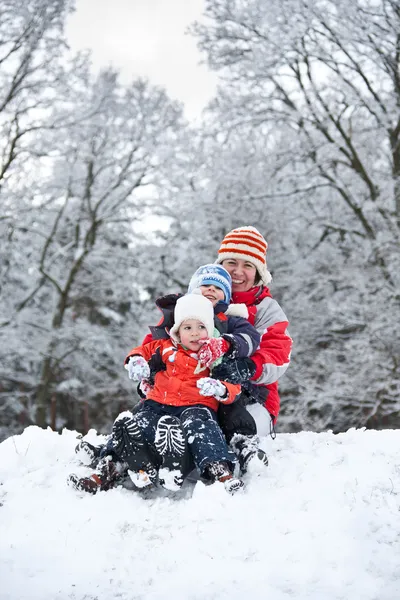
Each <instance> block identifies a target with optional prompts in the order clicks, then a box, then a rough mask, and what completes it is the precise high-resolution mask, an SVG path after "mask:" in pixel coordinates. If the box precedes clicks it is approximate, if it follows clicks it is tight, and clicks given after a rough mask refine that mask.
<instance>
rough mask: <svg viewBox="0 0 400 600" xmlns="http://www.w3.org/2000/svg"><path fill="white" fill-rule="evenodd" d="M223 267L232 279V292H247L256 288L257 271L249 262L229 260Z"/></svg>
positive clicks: (235, 259)
mask: <svg viewBox="0 0 400 600" xmlns="http://www.w3.org/2000/svg"><path fill="white" fill-rule="evenodd" d="M222 266H223V267H224V268H225V269H226V270H227V271H228V273H229V274H230V276H231V277H232V292H247V291H248V290H250V289H251V288H252V287H254V286H255V281H256V277H257V269H256V268H255V266H254V265H253V264H252V263H250V262H248V261H247V260H242V259H241V258H227V259H226V260H224V261H223V262H222Z"/></svg>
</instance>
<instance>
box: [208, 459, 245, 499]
mask: <svg viewBox="0 0 400 600" xmlns="http://www.w3.org/2000/svg"><path fill="white" fill-rule="evenodd" d="M204 476H205V478H206V479H208V480H210V481H211V483H216V482H217V481H220V482H221V483H223V484H224V487H225V489H226V491H227V492H228V493H229V494H232V495H233V494H235V493H236V492H238V491H239V490H241V489H243V487H244V483H243V481H242V480H241V479H239V478H238V477H234V476H233V475H232V471H231V469H230V467H229V465H228V463H226V462H222V461H218V462H212V463H209V464H208V465H207V466H206V468H205V469H204Z"/></svg>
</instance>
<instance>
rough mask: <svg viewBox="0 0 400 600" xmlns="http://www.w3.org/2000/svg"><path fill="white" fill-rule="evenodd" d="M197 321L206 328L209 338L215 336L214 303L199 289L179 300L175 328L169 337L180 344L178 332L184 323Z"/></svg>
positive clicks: (176, 308) (171, 330)
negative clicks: (188, 320)
mask: <svg viewBox="0 0 400 600" xmlns="http://www.w3.org/2000/svg"><path fill="white" fill-rule="evenodd" d="M187 319H197V320H198V321H201V323H203V325H205V326H206V329H207V334H208V337H213V334H214V307H213V305H212V302H211V301H210V300H209V299H208V298H206V297H205V296H203V295H202V293H201V291H200V290H199V289H194V290H193V291H192V293H190V294H185V296H182V297H181V298H178V300H177V302H176V305H175V311H174V321H175V322H174V326H173V327H171V329H170V332H169V335H170V336H171V338H172V339H173V340H174V341H175V342H179V341H180V340H179V337H178V330H179V327H180V326H181V325H182V323H183V321H187Z"/></svg>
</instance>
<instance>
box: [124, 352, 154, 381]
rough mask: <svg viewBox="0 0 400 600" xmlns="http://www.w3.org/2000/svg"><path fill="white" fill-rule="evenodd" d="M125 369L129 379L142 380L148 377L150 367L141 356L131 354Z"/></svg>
mask: <svg viewBox="0 0 400 600" xmlns="http://www.w3.org/2000/svg"><path fill="white" fill-rule="evenodd" d="M125 369H126V370H127V371H128V375H129V379H132V380H133V381H142V379H147V378H148V377H150V368H149V365H148V364H147V362H146V361H145V360H144V358H143V356H131V357H130V359H129V361H128V362H127V363H126V365H125Z"/></svg>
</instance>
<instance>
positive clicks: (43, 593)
mask: <svg viewBox="0 0 400 600" xmlns="http://www.w3.org/2000/svg"><path fill="white" fill-rule="evenodd" d="M257 408H259V410H260V411H263V412H264V413H265V411H264V409H263V408H262V407H261V406H260V407H257ZM88 438H89V439H90V440H91V441H92V442H95V441H96V439H97V436H96V432H94V431H91V432H89V434H88ZM76 443H77V433H76V432H74V431H68V430H64V432H63V434H62V435H59V434H58V433H56V432H53V431H51V430H50V428H48V429H47V430H43V429H40V428H38V427H29V428H27V429H26V430H25V431H24V433H23V434H22V435H19V436H13V437H10V438H8V439H7V440H5V441H4V442H3V443H2V444H0V531H1V535H0V582H1V584H0V599H1V600H117V599H118V600H165V599H166V598H173V600H245V599H246V598H252V599H254V600H268V599H270V600H294V599H295V600H348V599H350V600H396V599H397V598H400V562H399V556H400V537H399V528H398V526H397V524H398V522H399V499H400V462H399V452H398V449H399V446H400V430H392V431H390V430H387V431H371V430H370V431H363V430H354V429H352V430H349V431H348V432H346V433H341V434H338V435H333V434H332V432H325V433H311V432H301V433H297V434H294V433H293V434H280V433H278V434H277V437H276V440H275V441H272V440H271V438H266V437H263V438H262V440H261V445H262V447H263V448H264V449H265V450H266V452H267V453H268V455H269V463H270V464H269V467H263V471H260V470H258V471H256V472H250V473H248V474H246V475H245V477H244V481H245V488H244V491H243V492H242V493H238V494H236V495H235V496H230V495H229V494H227V492H226V491H225V489H224V486H223V484H222V483H216V484H214V485H211V486H207V487H206V486H205V485H204V484H203V483H202V482H201V481H198V482H197V483H194V482H187V483H185V484H184V486H183V488H182V490H180V491H179V492H175V493H168V492H166V491H165V490H162V489H157V488H154V489H153V490H149V491H147V492H146V493H145V494H144V493H143V492H137V491H134V490H130V489H126V488H124V487H118V488H115V489H112V490H109V491H107V492H99V493H98V494H97V495H95V496H92V495H89V494H84V493H83V492H76V491H75V490H73V489H71V488H69V487H67V485H66V478H67V475H68V474H69V473H71V471H73V472H76V473H80V474H81V475H84V474H88V472H89V471H88V468H87V467H83V466H81V465H79V464H78V463H77V459H76V458H75V454H74V447H75V445H76Z"/></svg>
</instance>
